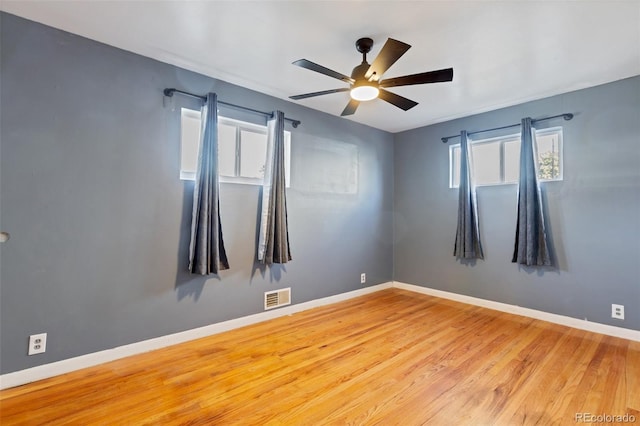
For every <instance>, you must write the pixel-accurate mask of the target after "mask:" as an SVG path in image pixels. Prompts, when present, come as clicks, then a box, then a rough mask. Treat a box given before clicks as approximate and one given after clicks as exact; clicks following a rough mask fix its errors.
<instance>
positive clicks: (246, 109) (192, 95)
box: [164, 88, 302, 129]
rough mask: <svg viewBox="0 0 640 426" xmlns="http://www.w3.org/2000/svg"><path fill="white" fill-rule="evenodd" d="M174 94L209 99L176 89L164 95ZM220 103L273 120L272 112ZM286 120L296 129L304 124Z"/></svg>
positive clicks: (169, 90)
mask: <svg viewBox="0 0 640 426" xmlns="http://www.w3.org/2000/svg"><path fill="white" fill-rule="evenodd" d="M174 93H179V94H181V95H185V96H191V97H192V98H198V99H200V100H202V101H203V102H206V101H207V97H206V96H200V95H196V94H193V93H189V92H185V91H183V90H178V89H174V88H170V89H164V95H165V96H168V97H172V96H173V94H174ZM218 103H219V104H221V105H224V106H228V107H231V108H236V109H239V110H243V111H249V112H253V113H254V114H260V115H264V116H265V117H270V118H273V113H271V112H264V111H259V110H257V109H253V108H247V107H243V106H240V105H235V104H231V103H229V102H223V101H218ZM284 119H285V121H288V122H290V123H291V125H292V126H293V128H294V129H295V128H296V127H298V125H299V124H301V123H302V122H301V121H300V120H293V119H291V118H287V117H285V118H284Z"/></svg>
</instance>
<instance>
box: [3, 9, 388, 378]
mask: <svg viewBox="0 0 640 426" xmlns="http://www.w3.org/2000/svg"><path fill="white" fill-rule="evenodd" d="M1 27H2V28H1V31H2V33H1V43H2V45H1V50H2V52H1V55H2V56H1V58H0V59H1V67H2V68H1V76H2V82H1V83H2V87H1V88H2V93H1V98H0V107H1V111H0V113H1V120H2V121H1V123H0V126H1V132H0V138H1V150H0V155H1V163H0V165H1V171H0V195H1V197H0V203H1V204H0V205H1V210H0V214H1V216H0V228H1V229H2V230H4V231H8V232H10V233H11V239H10V241H9V242H7V243H5V244H2V245H1V247H0V256H1V258H0V259H1V274H0V279H1V287H0V299H1V306H0V315H1V317H0V322H1V329H0V332H1V346H2V347H1V352H0V360H1V372H2V373H8V372H12V371H17V370H21V369H24V368H28V367H32V366H36V365H39V364H45V363H50V362H53V361H57V360H61V359H66V358H70V357H74V356H78V355H83V354H87V353H91V352H96V351H100V350H104V349H108V348H113V347H116V346H120V345H124V344H128V343H132V342H137V341H141V340H145V339H149V338H153V337H157V336H162V335H167V334H170V333H175V332H179V331H183V330H187V329H192V328H195V327H199V326H204V325H207V324H212V323H216V322H220V321H223V320H227V319H231V318H237V317H242V316H245V315H249V314H253V313H257V312H261V311H262V310H263V293H264V292H265V291H267V290H272V289H277V288H282V287H289V286H290V287H292V298H293V302H294V303H300V302H304V301H308V300H312V299H317V298H321V297H325V296H330V295H335V294H338V293H343V292H347V291H351V290H355V289H358V288H361V287H363V286H362V285H361V284H360V280H359V278H360V273H361V272H366V273H367V278H368V281H367V284H366V285H374V284H379V283H382V282H387V281H390V280H391V279H392V269H393V268H392V253H393V251H392V243H391V235H392V213H391V212H392V201H393V199H392V185H393V163H392V156H393V144H392V143H393V135H391V134H389V133H386V132H382V131H379V130H376V129H372V128H369V127H366V126H362V125H358V124H355V123H353V122H351V121H349V120H344V119H341V118H338V117H334V116H330V115H327V114H323V113H319V112H316V111H312V110H310V109H307V108H304V107H301V106H298V105H296V104H294V103H289V102H285V101H282V100H279V99H275V98H272V97H269V96H266V95H263V94H259V93H256V92H253V91H250V90H247V89H244V88H241V87H238V86H234V85H231V84H228V83H225V82H222V81H216V80H214V79H211V78H208V77H205V76H202V75H198V74H195V73H192V72H188V71H185V70H182V69H179V68H176V67H173V66H170V65H166V64H163V63H160V62H156V61H154V60H151V59H147V58H144V57H141V56H138V55H134V54H132V53H128V52H125V51H121V50H118V49H115V48H113V47H109V46H106V45H102V44H99V43H96V42H93V41H90V40H87V39H84V38H81V37H78V36H74V35H71V34H68V33H65V32H61V31H58V30H55V29H52V28H48V27H45V26H42V25H39V24H35V23H32V22H29V21H25V20H22V19H20V18H17V17H15V16H12V15H8V14H4V13H3V14H1ZM165 87H178V88H181V89H184V90H187V91H192V92H195V93H203V94H204V93H206V92H207V91H215V92H216V93H218V96H219V99H221V100H223V101H227V102H232V103H236V104H240V105H245V106H249V107H251V108H255V109H259V110H264V111H271V110H274V109H281V110H283V111H284V112H285V113H286V115H287V116H288V117H293V118H296V119H300V120H302V126H300V127H299V128H298V129H291V128H289V130H292V132H293V134H292V187H291V188H290V189H289V191H288V205H289V221H290V239H291V246H292V254H293V258H294V260H293V262H291V263H289V264H287V265H286V266H285V267H275V268H273V269H271V270H270V269H264V268H261V267H259V266H258V265H256V263H255V262H254V258H255V248H256V235H257V229H256V228H257V217H258V208H259V198H260V187H257V186H251V185H233V184H222V187H221V195H220V199H221V215H222V223H223V231H224V237H225V242H226V248H227V253H228V256H229V260H230V263H231V269H230V270H229V271H224V272H222V273H221V274H220V277H219V279H218V278H212V279H208V280H207V279H204V278H200V277H197V276H192V275H189V274H187V273H185V272H184V271H185V269H186V259H187V248H188V233H189V226H190V214H191V213H190V209H191V196H192V191H193V183H192V182H184V181H180V180H179V178H178V176H179V161H180V159H179V150H180V147H179V113H180V111H179V109H180V106H183V105H184V106H192V107H197V105H194V104H193V103H190V102H191V101H189V100H187V99H176V101H177V102H176V108H175V110H174V111H172V110H171V109H170V108H166V107H163V97H162V89H164V88H165ZM221 114H222V115H227V116H235V117H236V118H243V119H247V120H252V121H257V122H260V120H261V119H260V117H259V116H255V115H246V114H245V115H240V116H239V115H238V114H237V113H234V112H233V111H228V110H225V109H221ZM262 123H263V124H264V121H262ZM336 143H337V144H340V143H347V144H352V145H355V146H357V150H358V178H359V179H358V186H357V191H356V192H355V193H349V194H341V193H336V192H335V191H332V190H331V188H329V189H326V188H325V190H323V191H314V190H313V188H314V185H313V183H314V182H317V181H318V180H319V179H321V176H318V175H314V173H315V174H320V173H322V172H323V171H325V170H327V168H329V169H330V168H331V165H330V164H323V163H322V162H323V161H325V162H326V161H327V160H326V158H324V157H322V156H315V157H314V156H310V155H308V154H309V152H313V151H314V150H316V151H317V149H318V147H320V148H321V147H322V145H323V144H332V145H335V144H336ZM300 188H302V189H300ZM41 332H46V333H48V339H49V340H48V346H47V352H46V353H45V354H42V355H37V356H30V357H28V356H27V355H26V351H27V341H28V336H29V335H30V334H34V333H41Z"/></svg>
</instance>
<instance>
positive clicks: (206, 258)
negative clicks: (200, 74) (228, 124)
mask: <svg viewBox="0 0 640 426" xmlns="http://www.w3.org/2000/svg"><path fill="white" fill-rule="evenodd" d="M200 135H201V136H200V147H199V150H198V169H197V171H196V182H195V188H194V190H193V213H192V216H191V242H190V244H189V271H190V272H191V273H193V274H200V275H211V274H217V273H218V271H221V270H224V269H229V262H228V260H227V253H226V252H225V249H224V241H223V239H222V226H221V224H220V201H219V200H218V193H219V186H220V185H219V180H218V99H217V97H216V94H215V93H209V94H208V95H207V102H206V104H205V105H204V106H203V107H202V127H201V131H200Z"/></svg>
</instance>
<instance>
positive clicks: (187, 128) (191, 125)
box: [180, 108, 200, 174]
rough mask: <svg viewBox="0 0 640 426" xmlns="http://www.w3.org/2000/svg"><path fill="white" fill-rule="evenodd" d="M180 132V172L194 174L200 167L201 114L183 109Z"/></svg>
mask: <svg viewBox="0 0 640 426" xmlns="http://www.w3.org/2000/svg"><path fill="white" fill-rule="evenodd" d="M180 131H181V135H180V138H181V139H180V140H181V145H180V172H181V174H184V173H190V174H194V173H195V172H196V168H197V165H198V145H199V144H200V112H199V111H192V110H188V109H184V108H183V109H182V114H181V126H180Z"/></svg>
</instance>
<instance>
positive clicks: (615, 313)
mask: <svg viewBox="0 0 640 426" xmlns="http://www.w3.org/2000/svg"><path fill="white" fill-rule="evenodd" d="M611 318H616V319H621V320H623V319H624V305H616V304H615V303H612V304H611Z"/></svg>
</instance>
